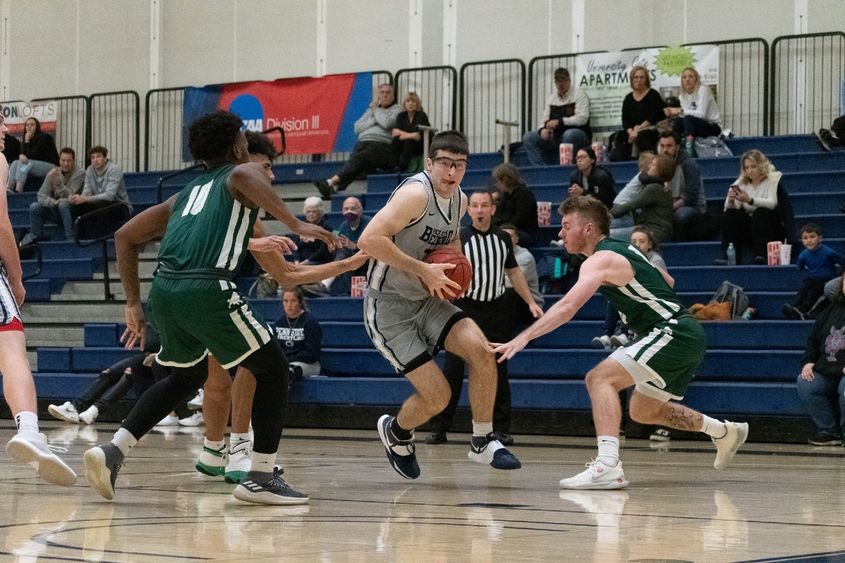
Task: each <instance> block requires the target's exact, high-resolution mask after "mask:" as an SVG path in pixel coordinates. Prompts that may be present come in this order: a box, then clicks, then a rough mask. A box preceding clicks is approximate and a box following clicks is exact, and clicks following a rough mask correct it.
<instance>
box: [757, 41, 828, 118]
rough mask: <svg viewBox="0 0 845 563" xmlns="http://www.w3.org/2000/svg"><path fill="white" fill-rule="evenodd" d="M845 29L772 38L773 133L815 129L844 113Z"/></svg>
mask: <svg viewBox="0 0 845 563" xmlns="http://www.w3.org/2000/svg"><path fill="white" fill-rule="evenodd" d="M843 79H845V33H843V32H841V31H837V32H831V33H808V34H804V35H784V36H781V37H777V38H775V40H774V41H773V42H772V74H771V84H772V102H771V127H770V130H769V133H770V134H772V135H790V134H796V133H811V132H813V131H817V130H818V129H819V128H820V127H829V126H830V123H831V122H832V121H833V119H834V118H836V117H838V116H839V115H840V111H841V108H840V99H839V96H840V88H841V84H842V81H843Z"/></svg>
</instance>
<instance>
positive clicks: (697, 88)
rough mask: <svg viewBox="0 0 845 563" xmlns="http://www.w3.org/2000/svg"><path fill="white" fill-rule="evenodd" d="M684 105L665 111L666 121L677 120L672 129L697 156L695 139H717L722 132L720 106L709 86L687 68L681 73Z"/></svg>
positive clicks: (695, 71) (695, 72) (691, 69)
mask: <svg viewBox="0 0 845 563" xmlns="http://www.w3.org/2000/svg"><path fill="white" fill-rule="evenodd" d="M678 98H680V101H681V107H679V108H666V109H665V110H664V112H665V114H666V116H667V117H675V121H674V122H673V123H672V128H673V129H674V130H675V133H676V134H677V135H678V137H679V138H681V139H684V141H686V147H687V152H688V153H690V156H695V149H694V148H693V147H694V146H695V145H694V144H693V142H694V141H695V138H696V137H714V136H716V135H718V134H719V133H721V132H722V124H721V117H720V115H719V105H718V104H717V103H716V99H715V98H714V97H713V91H712V90H711V89H710V87H709V86H707V85H705V84H702V83H701V76H700V75H699V74H698V71H697V70H695V68H693V67H691V66H688V67H686V68H685V69H684V71H683V72H682V73H681V94H680V95H679V96H678Z"/></svg>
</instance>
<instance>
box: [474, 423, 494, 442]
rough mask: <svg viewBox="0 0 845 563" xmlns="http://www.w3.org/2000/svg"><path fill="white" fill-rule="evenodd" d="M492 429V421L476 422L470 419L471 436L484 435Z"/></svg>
mask: <svg viewBox="0 0 845 563" xmlns="http://www.w3.org/2000/svg"><path fill="white" fill-rule="evenodd" d="M492 431H493V423H492V422H476V421H474V420H473V421H472V436H473V438H474V437H476V436H479V437H482V438H483V437H485V436H487V434H489V433H490V432H492Z"/></svg>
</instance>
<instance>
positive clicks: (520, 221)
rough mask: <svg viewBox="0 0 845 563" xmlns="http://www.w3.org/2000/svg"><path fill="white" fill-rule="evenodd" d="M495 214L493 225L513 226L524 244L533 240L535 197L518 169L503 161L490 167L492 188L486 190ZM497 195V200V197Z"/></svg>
mask: <svg viewBox="0 0 845 563" xmlns="http://www.w3.org/2000/svg"><path fill="white" fill-rule="evenodd" d="M490 194H491V197H492V198H493V205H495V206H496V213H495V215H493V226H495V227H498V226H501V225H503V224H504V223H510V224H512V225H514V226H515V227H516V229H517V231H518V232H519V240H520V241H522V244H524V245H525V246H531V245H533V244H534V243H535V242H536V236H537V230H538V229H539V227H538V226H537V199H536V198H535V197H534V192H532V191H531V188H529V187H528V186H527V185H525V181H524V180H523V179H522V176H520V175H519V170H518V169H517V168H516V166H514V165H513V164H511V163H510V162H506V163H504V164H500V165H498V166H496V168H494V169H493V188H492V190H491V191H490ZM497 196H498V199H497Z"/></svg>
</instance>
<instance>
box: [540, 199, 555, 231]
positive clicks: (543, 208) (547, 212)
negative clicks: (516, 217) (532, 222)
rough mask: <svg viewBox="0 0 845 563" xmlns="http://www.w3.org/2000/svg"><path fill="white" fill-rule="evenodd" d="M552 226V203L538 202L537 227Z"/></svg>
mask: <svg viewBox="0 0 845 563" xmlns="http://www.w3.org/2000/svg"><path fill="white" fill-rule="evenodd" d="M551 224H552V202H551V201H538V202H537V225H538V226H540V227H548V226H549V225H551Z"/></svg>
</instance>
